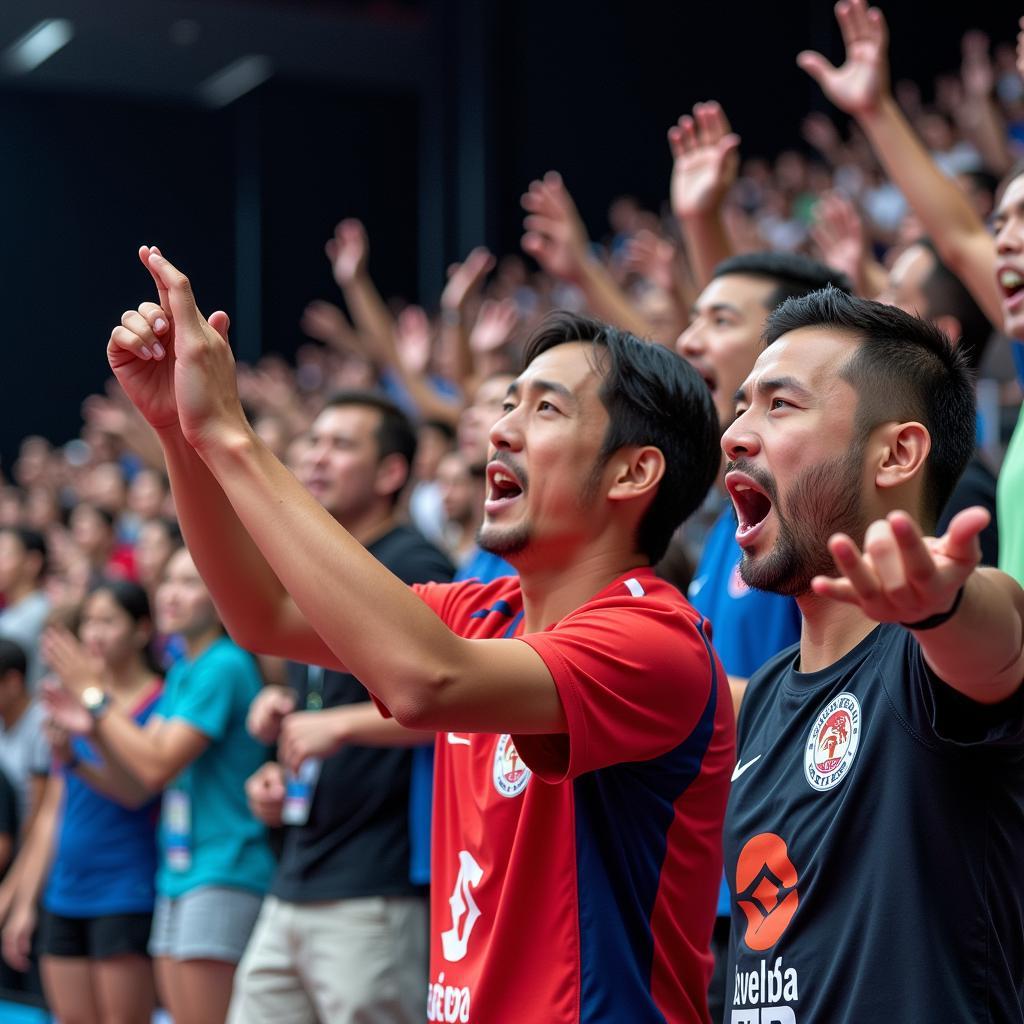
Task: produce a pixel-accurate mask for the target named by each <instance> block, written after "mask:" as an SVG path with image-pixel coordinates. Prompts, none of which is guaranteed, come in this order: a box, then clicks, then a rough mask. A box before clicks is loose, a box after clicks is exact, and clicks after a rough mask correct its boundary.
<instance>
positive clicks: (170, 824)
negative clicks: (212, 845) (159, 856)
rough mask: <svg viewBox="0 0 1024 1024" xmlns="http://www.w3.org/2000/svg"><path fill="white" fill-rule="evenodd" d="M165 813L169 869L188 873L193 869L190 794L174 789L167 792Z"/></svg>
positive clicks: (165, 842)
mask: <svg viewBox="0 0 1024 1024" xmlns="http://www.w3.org/2000/svg"><path fill="white" fill-rule="evenodd" d="M163 813H164V845H165V859H166V861H167V867H168V868H169V869H170V870H171V871H178V872H181V871H188V869H189V868H190V867H192V803H191V801H190V799H189V795H188V793H186V792H185V791H184V790H182V789H175V788H173V787H172V788H171V789H168V790H166V791H165V792H164V802H163Z"/></svg>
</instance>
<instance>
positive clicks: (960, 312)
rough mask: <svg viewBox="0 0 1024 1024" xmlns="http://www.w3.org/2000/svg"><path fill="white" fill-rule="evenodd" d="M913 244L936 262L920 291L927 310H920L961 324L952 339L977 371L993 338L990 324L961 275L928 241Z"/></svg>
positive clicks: (970, 366) (925, 239)
mask: <svg viewBox="0 0 1024 1024" xmlns="http://www.w3.org/2000/svg"><path fill="white" fill-rule="evenodd" d="M914 245H919V246H921V248H922V249H927V250H928V252H929V253H931V256H932V259H933V260H934V261H935V262H934V264H933V266H932V269H931V270H930V271H929V272H928V276H927V277H926V278H925V279H924V281H923V282H922V283H921V291H922V292H923V294H924V298H925V301H926V302H927V303H928V309H927V310H921V312H923V313H926V314H927V316H928V318H929V319H930V320H934V319H935V318H936V317H940V316H953V317H956V319H957V322H958V323H959V324H960V338H959V339H957V338H953V341H954V342H956V344H957V348H959V349H960V351H961V352H962V353H963V355H964V358H965V359H966V360H967V365H968V367H969V368H970V369H971V370H974V371H975V372H977V369H978V367H979V366H980V365H981V360H982V356H984V354H985V348H986V347H987V345H988V342H989V339H990V338H991V337H992V325H991V324H990V323H989V322H988V317H987V316H985V314H984V313H983V312H982V310H981V306H979V305H978V304H977V302H975V301H974V297H973V296H972V295H971V293H970V292H969V291H968V290H967V289H966V288H965V287H964V286H963V283H962V282H961V280H960V278H958V277H957V276H956V274H954V273H953V272H952V271H951V270H950V269H949V267H947V266H946V264H945V263H943V262H942V259H941V257H940V256H939V253H938V250H937V249H936V248H935V245H934V244H933V243H932V242H931V240H930V239H927V238H921V239H919V240H918V241H917V242H915V243H914Z"/></svg>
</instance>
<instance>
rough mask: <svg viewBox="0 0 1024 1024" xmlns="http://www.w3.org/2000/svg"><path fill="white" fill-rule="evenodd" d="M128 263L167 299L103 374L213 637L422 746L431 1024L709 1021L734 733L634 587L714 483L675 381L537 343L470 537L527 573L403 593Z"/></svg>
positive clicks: (685, 625) (557, 323)
mask: <svg viewBox="0 0 1024 1024" xmlns="http://www.w3.org/2000/svg"><path fill="white" fill-rule="evenodd" d="M140 255H141V257H142V260H143V262H144V263H145V264H146V266H147V267H148V269H149V270H150V272H151V273H152V274H153V276H154V279H155V280H156V283H157V287H158V290H159V293H160V302H159V305H157V304H154V303H143V304H142V306H140V307H139V309H138V310H137V311H135V310H130V311H128V312H126V313H125V314H124V316H123V317H122V324H121V326H119V327H117V328H115V329H114V331H113V333H112V335H111V339H110V344H109V346H108V356H109V359H110V363H111V366H112V367H113V369H114V372H115V373H116V374H117V376H118V379H119V380H120V381H121V383H122V385H123V387H124V388H125V390H126V392H127V393H128V394H129V395H130V396H131V398H132V400H133V401H134V402H135V404H136V405H137V406H138V408H139V409H140V411H141V412H142V413H143V414H144V415H145V416H146V417H147V419H148V420H149V422H150V423H152V425H153V426H154V428H155V429H156V430H157V432H158V434H159V436H160V440H161V443H162V445H163V448H164V452H165V455H166V458H167V465H168V469H169V473H170V478H171V483H172V487H173V489H174V496H175V502H176V507H177V509H178V512H179V515H180V518H181V523H182V527H183V531H184V533H185V536H186V538H187V541H188V544H189V548H190V550H191V551H192V553H193V555H194V557H195V559H196V561H197V564H198V565H199V566H200V567H201V571H202V573H203V576H204V578H205V580H206V582H207V585H208V586H209V587H210V590H211V593H212V594H213V595H214V596H215V600H216V602H217V605H218V608H219V609H220V611H221V613H222V614H223V616H224V621H225V624H226V626H227V627H228V629H229V630H230V631H231V632H232V634H233V635H234V636H235V637H236V638H237V639H238V640H239V642H241V643H242V644H243V645H245V646H249V647H253V648H255V649H258V650H263V651H273V652H274V653H276V654H279V655H283V656H285V657H289V658H292V659H294V660H297V661H304V662H307V663H311V664H322V665H328V666H338V667H340V666H342V665H344V666H345V668H346V669H347V670H348V671H350V672H353V673H355V674H356V675H357V676H358V677H359V679H360V680H362V682H363V683H364V684H365V686H366V687H367V689H368V690H369V691H370V692H371V693H372V694H373V695H374V696H375V698H376V699H377V701H378V703H379V705H380V707H381V708H382V710H383V711H384V712H385V713H386V714H391V715H393V716H394V717H395V718H396V719H397V720H398V721H399V722H400V723H401V724H402V725H406V726H411V727H415V728H418V729H432V730H435V731H436V732H437V733H438V743H437V749H438V758H437V767H436V779H437V785H436V787H435V815H434V844H433V895H432V907H431V909H432V919H433V920H432V925H431V932H432V934H431V976H430V986H429V992H428V1000H427V1007H426V1009H427V1014H426V1016H427V1018H428V1019H429V1020H444V1021H464V1022H476V1024H482V1022H483V1024H504V1022H513V1021H515V1022H517V1024H523V1022H527V1024H529V1022H535V1024H577V1022H579V1024H583V1022H596V1021H598V1020H600V1021H629V1022H631V1024H632V1022H636V1021H668V1022H672V1024H682V1022H690V1021H704V1020H706V1019H707V1009H706V1001H705V992H706V989H707V982H708V976H709V973H710V967H711V961H710V957H709V956H708V953H707V947H708V940H709V938H710V935H711V927H712V921H713V917H714V909H715V896H716V892H717V883H718V877H719V872H720V870H721V826H722V815H723V810H724V805H725V799H726V791H727V788H728V773H729V771H730V770H731V768H732V763H733V760H732V759H733V755H734V736H733V716H732V708H731V703H730V700H729V690H728V685H727V682H726V679H725V676H724V674H723V672H722V669H721V666H720V665H719V664H718V661H717V659H716V657H715V655H714V654H713V652H712V650H711V647H710V645H709V643H708V639H707V632H708V631H707V630H706V629H705V628H704V623H703V620H702V619H701V618H700V616H699V615H698V614H697V612H695V611H694V610H693V609H692V608H691V607H690V605H689V604H687V602H686V601H685V600H684V599H683V598H682V597H681V596H680V595H679V594H678V592H677V591H675V590H674V589H673V588H671V587H670V586H668V585H667V584H665V583H663V582H662V581H660V580H659V579H658V578H657V577H656V576H655V575H654V573H653V571H652V569H651V565H652V563H653V562H655V561H657V560H658V558H659V557H660V556H661V554H662V552H663V551H664V549H665V546H666V544H667V543H668V539H669V537H670V535H671V533H672V531H673V530H674V529H675V527H676V526H677V525H678V524H679V522H681V521H682V519H684V518H685V517H686V516H687V515H689V514H690V513H691V512H692V511H693V510H694V509H695V508H696V507H697V506H698V505H699V504H700V502H701V500H702V499H703V497H704V495H705V493H706V492H707V490H708V488H709V486H710V485H711V482H712V481H713V479H714V477H715V475H716V473H717V470H718V463H719V455H718V448H717V440H718V425H717V418H716V416H715V412H714V408H713V406H712V403H711V398H710V395H709V393H708V391H707V388H706V387H705V386H704V384H703V382H702V381H701V379H700V377H699V376H698V375H697V373H696V371H695V370H693V369H692V368H691V367H689V366H688V365H687V364H686V363H685V362H684V361H683V360H682V359H680V358H678V357H677V356H676V355H674V354H673V353H671V352H669V351H667V350H666V349H663V348H660V347H658V346H656V345H649V344H645V343H643V342H641V341H640V340H638V339H637V338H634V337H633V336H631V335H629V334H626V333H625V332H622V331H618V330H616V329H614V328H611V327H606V326H605V325H602V324H598V323H596V322H594V321H590V320H587V319H584V318H581V317H574V316H569V315H565V314H562V315H557V316H555V317H553V318H551V319H549V320H548V321H546V322H545V323H544V324H543V325H542V326H541V327H540V329H539V330H538V331H537V332H536V333H535V335H534V336H533V338H532V339H531V341H530V343H529V345H528V348H527V353H526V369H525V371H524V372H523V373H522V374H521V375H520V376H519V377H518V378H516V380H515V381H514V382H513V384H512V385H511V387H510V388H509V392H508V397H507V399H506V402H505V405H504V413H503V415H502V417H501V419H499V421H498V422H497V423H496V424H495V426H494V427H493V428H492V431H491V445H492V455H491V461H490V463H489V465H488V468H487V477H488V497H487V501H486V504H485V512H484V521H483V526H482V528H481V532H480V543H481V545H482V546H483V547H485V548H486V549H488V550H490V551H493V552H494V553H496V554H500V555H501V556H502V557H505V558H507V559H509V560H510V561H511V562H512V564H514V565H515V566H516V568H517V569H518V570H519V573H520V577H519V578H518V579H516V578H506V579H501V580H496V581H494V582H493V583H490V584H480V583H477V582H474V581H468V582H466V583H461V584H452V585H448V586H433V585H427V586H420V587H415V588H413V589H412V590H410V589H409V588H407V587H406V586H405V585H404V584H402V583H401V582H400V581H399V580H397V579H396V578H395V577H393V576H392V575H391V574H390V573H389V572H388V571H387V570H386V569H384V568H383V567H382V566H381V565H380V564H379V563H378V562H377V561H376V560H375V559H373V558H372V557H370V556H369V555H367V553H366V551H365V549H364V548H363V546H362V545H361V544H360V543H359V542H358V541H356V540H355V539H354V538H353V537H351V536H350V535H349V534H348V533H346V531H345V530H344V529H342V528H341V527H340V526H339V524H338V523H337V522H336V521H335V520H334V519H333V518H332V517H331V516H330V515H328V514H327V513H326V512H325V511H324V510H323V509H322V508H321V507H320V506H319V505H318V504H317V502H316V501H315V500H313V499H312V498H311V497H310V496H309V495H308V494H307V493H306V491H305V490H304V489H303V488H302V487H301V485H299V484H298V483H297V482H296V481H295V479H294V477H292V476H291V474H290V473H289V472H288V471H287V470H286V469H285V468H284V466H282V465H281V463H280V462H278V461H277V459H276V458H275V457H274V456H273V455H272V454H271V453H270V452H269V450H268V449H267V448H266V447H265V446H264V445H263V444H262V443H261V442H260V441H259V440H258V438H257V437H256V436H255V434H254V432H253V431H252V429H251V428H250V427H249V424H248V423H247V422H246V421H245V417H244V415H243V413H242V410H241V406H240V403H239V400H238V393H237V389H236V386H235V367H234V361H233V359H232V357H231V352H230V349H229V347H228V345H227V341H226V335H227V327H228V320H227V316H226V315H225V314H224V313H220V312H218V313H214V314H212V315H211V317H210V319H209V320H206V319H205V318H204V317H203V316H202V315H201V314H200V313H199V311H198V310H197V308H196V304H195V301H194V299H193V296H192V291H191V288H190V285H189V282H188V280H187V279H186V278H185V277H184V275H182V274H181V273H180V272H179V271H178V270H176V269H175V268H174V267H173V266H172V265H171V264H170V263H169V262H168V261H167V260H166V259H164V257H163V256H162V255H161V254H160V253H159V251H158V250H155V249H149V248H143V249H142V250H141V253H140Z"/></svg>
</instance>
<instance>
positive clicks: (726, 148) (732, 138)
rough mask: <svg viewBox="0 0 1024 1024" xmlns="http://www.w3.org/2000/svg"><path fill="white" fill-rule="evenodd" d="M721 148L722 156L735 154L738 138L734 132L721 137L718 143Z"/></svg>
mask: <svg viewBox="0 0 1024 1024" xmlns="http://www.w3.org/2000/svg"><path fill="white" fill-rule="evenodd" d="M720 145H721V147H722V155H723V156H724V155H727V154H729V153H735V152H736V150H737V149H739V147H740V137H739V136H738V135H737V134H736V133H735V132H730V133H729V134H728V135H726V136H723V138H722V141H721V143H720Z"/></svg>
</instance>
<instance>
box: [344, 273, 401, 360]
mask: <svg viewBox="0 0 1024 1024" xmlns="http://www.w3.org/2000/svg"><path fill="white" fill-rule="evenodd" d="M341 290H342V293H343V294H344V296H345V304H346V305H347V306H348V311H349V313H350V314H351V316H352V320H353V322H354V323H355V325H356V328H357V329H358V330H359V331H360V332H361V333H362V334H363V335H364V336H366V337H367V338H369V339H370V340H371V342H372V344H373V347H374V350H379V346H380V345H382V344H387V343H388V342H389V341H391V339H392V336H393V333H394V329H395V320H394V317H393V316H392V315H391V310H389V309H388V307H387V304H386V303H385V302H384V300H383V299H382V298H381V295H380V292H378V291H377V286H376V285H375V284H374V283H373V279H372V278H371V277H370V275H369V274H368V273H367V272H366V270H365V269H364V270H360V271H359V272H358V273H356V275H355V276H354V277H353V278H352V280H351V281H348V282H347V283H346V284H344V285H342V289H341Z"/></svg>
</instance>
